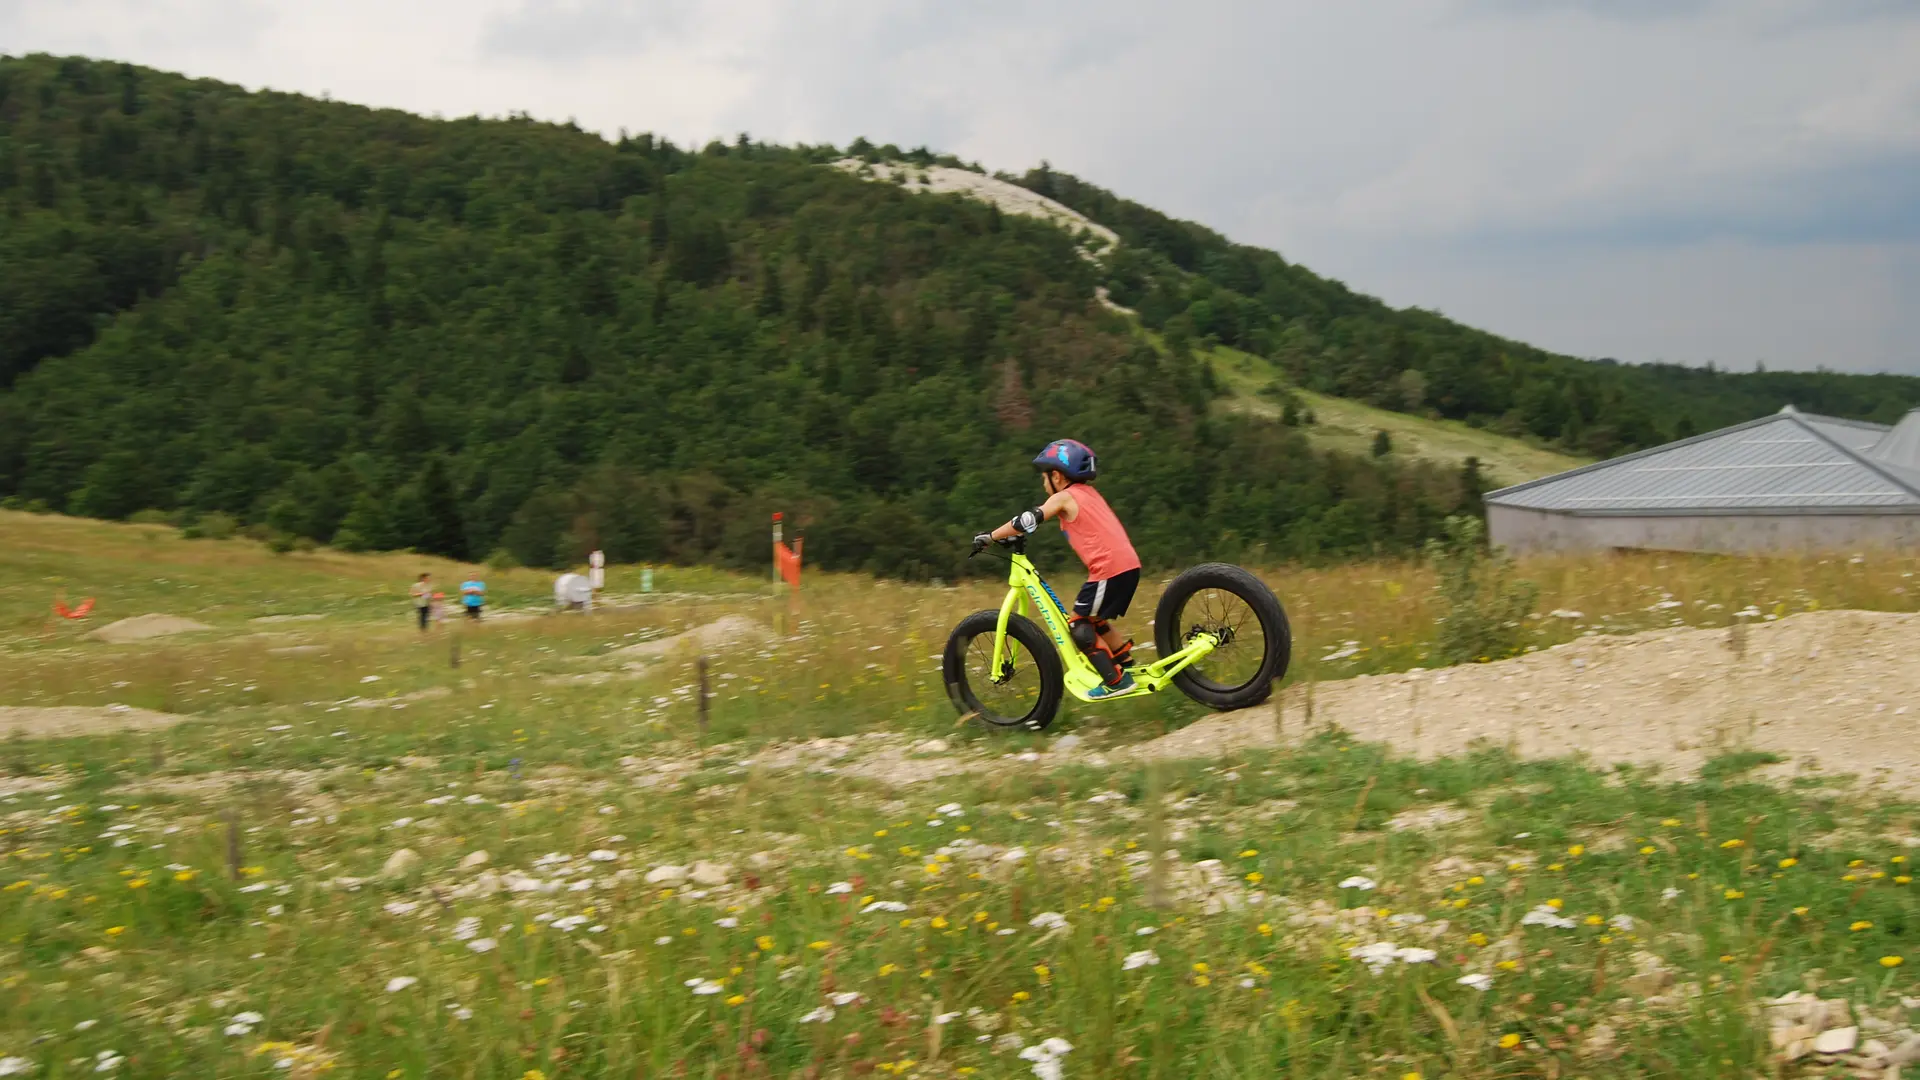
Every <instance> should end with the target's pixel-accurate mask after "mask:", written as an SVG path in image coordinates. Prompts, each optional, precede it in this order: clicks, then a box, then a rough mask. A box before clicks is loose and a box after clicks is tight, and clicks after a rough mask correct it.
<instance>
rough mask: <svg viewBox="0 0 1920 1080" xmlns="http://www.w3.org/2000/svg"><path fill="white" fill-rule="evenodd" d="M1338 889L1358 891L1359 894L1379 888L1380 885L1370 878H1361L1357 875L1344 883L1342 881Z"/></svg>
mask: <svg viewBox="0 0 1920 1080" xmlns="http://www.w3.org/2000/svg"><path fill="white" fill-rule="evenodd" d="M1340 887H1341V888H1343V889H1359V890H1360V891H1361V892H1369V891H1371V890H1373V889H1377V888H1379V887H1380V885H1379V883H1378V882H1376V881H1374V880H1373V879H1372V878H1370V877H1362V876H1360V875H1359V874H1355V875H1353V876H1352V877H1350V878H1348V879H1346V880H1345V881H1342V882H1341V883H1340Z"/></svg>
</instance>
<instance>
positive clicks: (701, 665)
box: [693, 655, 707, 742]
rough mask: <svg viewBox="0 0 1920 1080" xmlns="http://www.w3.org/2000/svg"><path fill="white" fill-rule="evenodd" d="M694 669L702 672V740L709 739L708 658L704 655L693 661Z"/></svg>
mask: <svg viewBox="0 0 1920 1080" xmlns="http://www.w3.org/2000/svg"><path fill="white" fill-rule="evenodd" d="M693 666H694V669H695V670H696V671H698V672H699V674H700V741H701V742H705V741H706V740H707V658H706V657H705V656H704V655H703V656H701V657H700V658H699V659H698V660H695V661H694V662H693Z"/></svg>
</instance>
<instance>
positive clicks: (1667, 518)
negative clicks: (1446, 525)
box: [1486, 405, 1920, 552]
mask: <svg viewBox="0 0 1920 1080" xmlns="http://www.w3.org/2000/svg"><path fill="white" fill-rule="evenodd" d="M1486 505H1487V533H1488V538H1489V539H1490V540H1491V541H1492V542H1493V543H1494V544H1496V545H1499V546H1501V547H1505V548H1507V549H1508V550H1510V551H1514V552H1530V551H1591V550H1595V549H1606V548H1647V549H1653V550H1661V551H1721V552H1762V551H1794V550H1823V549H1824V550H1849V551H1851V550H1858V549H1862V548H1872V547H1879V548H1887V547H1897V548H1920V409H1915V410H1913V411H1912V412H1909V413H1908V414H1907V416H1906V418H1905V419H1903V420H1901V421H1900V423H1899V424H1898V425H1896V426H1894V427H1887V426H1886V425H1884V424H1868V423H1863V422H1861V421H1858V420H1841V419H1837V418H1834V417H1830V416H1814V415H1811V414H1808V413H1802V412H1800V411H1798V410H1796V409H1795V408H1794V407H1793V406H1791V405H1789V406H1787V407H1786V408H1784V409H1781V410H1780V411H1779V412H1778V413H1775V414H1774V415H1772V416H1763V417H1761V418H1760V419H1758V420H1750V421H1748V422H1747V423H1744V424H1735V425H1734V426H1733V427H1729V428H1721V429H1720V430H1718V431H1710V432H1708V433H1706V434H1704V435H1697V436H1694V437H1693V438H1691V439H1682V440H1680V441H1679V442H1674V443H1668V444H1667V445H1665V446H1656V447H1654V448H1652V449H1651V450H1642V451H1640V452H1638V453H1634V454H1628V455H1626V456H1625V457H1618V458H1614V459H1613V460H1611V461H1602V462H1599V463H1597V464H1594V465H1588V466H1585V467H1584V468H1579V469H1574V470H1572V471H1570V472H1563V473H1559V474H1557V475H1554V476H1546V477H1542V478H1540V479H1538V480H1532V481H1529V482H1527V483H1524V484H1515V485H1514V486H1512V487H1506V488H1501V489H1500V490H1498V491H1493V492H1489V493H1488V494H1487V496H1486Z"/></svg>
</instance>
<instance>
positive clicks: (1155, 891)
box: [1147, 757, 1168, 908]
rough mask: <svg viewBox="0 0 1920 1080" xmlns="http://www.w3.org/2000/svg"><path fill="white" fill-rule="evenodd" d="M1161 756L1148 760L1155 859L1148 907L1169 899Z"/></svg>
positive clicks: (1149, 835)
mask: <svg viewBox="0 0 1920 1080" xmlns="http://www.w3.org/2000/svg"><path fill="white" fill-rule="evenodd" d="M1160 767H1161V766H1160V759H1159V758H1157V757H1156V758H1150V759H1148V761H1147V854H1148V855H1149V856H1150V857H1151V858H1152V860H1153V861H1152V862H1150V863H1148V864H1147V906H1148V907H1151V908H1165V907H1167V906H1168V898H1167V859H1166V854H1165V852H1164V850H1163V849H1164V848H1165V847H1166V846H1167V843H1166V841H1167V822H1166V817H1167V808H1166V801H1167V798H1166V791H1165V788H1164V786H1163V785H1162V783H1161V778H1160Z"/></svg>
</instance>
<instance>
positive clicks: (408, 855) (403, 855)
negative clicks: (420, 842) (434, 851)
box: [380, 847, 420, 878]
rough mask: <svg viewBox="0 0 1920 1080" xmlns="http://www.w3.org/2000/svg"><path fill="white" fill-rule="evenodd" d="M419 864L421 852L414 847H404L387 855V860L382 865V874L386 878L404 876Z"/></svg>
mask: <svg viewBox="0 0 1920 1080" xmlns="http://www.w3.org/2000/svg"><path fill="white" fill-rule="evenodd" d="M419 866H420V853H419V852H417V851H415V850H413V849H412V848H404V847H403V848H401V849H400V850H399V851H396V852H394V853H393V854H391V855H389V856H387V861H386V862H385V863H384V864H383V865H382V866H381V867H380V876H381V877H384V878H403V877H406V876H407V875H408V874H411V873H413V872H414V871H415V870H416V869H418V868H419Z"/></svg>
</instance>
